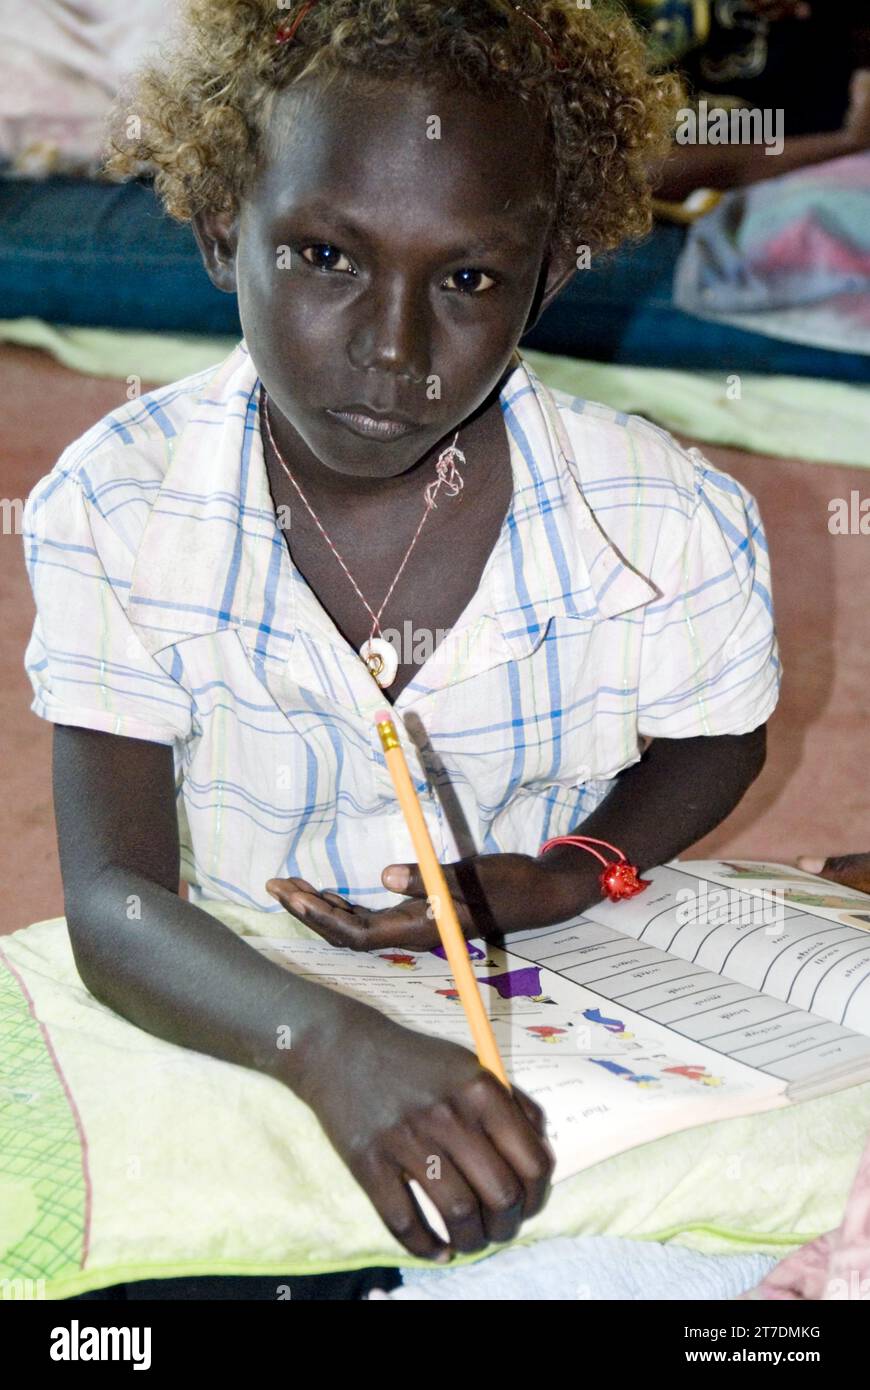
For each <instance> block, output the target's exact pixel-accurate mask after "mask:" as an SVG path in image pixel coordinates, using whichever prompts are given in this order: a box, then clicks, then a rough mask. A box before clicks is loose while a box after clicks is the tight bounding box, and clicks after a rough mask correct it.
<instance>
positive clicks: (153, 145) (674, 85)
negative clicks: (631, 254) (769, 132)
mask: <svg viewBox="0 0 870 1390" xmlns="http://www.w3.org/2000/svg"><path fill="white" fill-rule="evenodd" d="M301 9H302V6H301V5H300V4H296V5H294V6H293V7H292V8H288V7H287V6H284V5H276V4H275V3H271V2H270V0H183V6H182V14H181V24H180V26H179V27H178V28H177V29H176V32H175V33H174V35H173V36H172V37H171V38H170V40H169V41H168V43H167V45H165V47H164V50H163V52H162V53H160V55H159V57H158V59H157V60H156V61H155V62H154V63H152V64H151V65H150V66H147V67H144V68H143V69H141V70H140V71H139V72H138V73H137V74H135V75H134V77H133V79H132V83H131V84H128V87H127V90H125V91H124V92H122V93H121V95H120V97H119V99H118V102H117V103H116V106H115V109H114V113H113V119H112V122H111V125H110V133H109V150H110V151H111V153H110V154H109V156H108V158H107V159H106V160H105V162H104V170H105V172H106V174H107V175H108V176H109V177H110V178H120V179H123V178H126V177H135V176H137V175H141V174H142V173H148V174H153V175H154V185H155V190H156V192H157V194H158V196H159V198H160V199H161V201H162V203H163V205H164V207H165V209H166V211H167V213H168V214H169V215H170V216H171V217H173V218H175V219H176V220H177V221H180V222H188V221H190V219H191V218H192V217H193V216H194V215H195V214H197V213H198V212H204V211H221V212H231V213H234V212H235V211H237V210H238V208H239V205H240V202H241V200H242V199H243V198H244V196H245V193H246V189H247V187H248V183H249V181H250V179H251V176H252V174H253V172H254V171H255V169H256V167H257V163H258V159H259V157H260V154H261V151H262V141H263V136H264V132H265V131H266V129H267V127H268V124H269V119H270V116H271V112H272V109H273V106H274V102H275V98H276V97H277V96H278V94H279V93H281V92H282V91H284V90H286V89H287V88H288V87H290V86H292V85H293V84H294V83H295V82H297V81H299V80H301V79H302V78H304V77H309V76H314V75H316V76H317V77H318V78H319V79H320V80H322V81H324V82H326V83H328V82H330V81H332V80H334V79H335V78H337V77H342V76H347V75H349V74H354V75H356V76H357V77H365V78H371V79H374V80H375V81H377V80H378V79H380V78H392V77H399V78H405V79H406V80H408V81H416V80H421V79H423V78H433V79H436V80H437V79H438V78H444V77H446V78H447V79H448V80H449V81H450V83H451V84H452V85H453V86H454V87H456V86H457V85H465V86H466V87H467V88H469V89H471V90H473V91H476V92H478V93H481V94H484V95H487V94H491V95H492V96H493V97H498V96H506V95H512V96H513V97H514V98H515V99H519V100H521V101H523V102H525V103H533V102H537V103H540V104H542V106H543V109H544V112H545V113H546V115H547V118H548V121H549V130H550V133H551V138H552V148H553V170H552V174H553V177H552V180H551V191H550V194H549V195H548V197H549V199H550V205H551V207H552V210H553V222H552V232H551V238H550V247H551V248H553V249H556V248H559V249H562V248H564V249H565V250H568V249H569V248H573V247H576V246H578V245H580V244H584V245H589V246H590V247H594V248H595V249H596V250H606V249H610V248H613V247H615V246H617V245H619V243H620V242H622V241H624V240H625V239H627V238H632V237H639V236H642V235H643V234H644V233H645V232H647V231H648V229H649V227H650V224H651V220H652V218H651V194H650V188H649V183H648V176H647V162H648V161H649V160H650V159H655V158H656V157H660V156H662V155H663V154H664V153H665V151H666V150H667V148H668V146H669V144H670V139H671V134H672V132H673V129H674V119H675V111H676V108H677V105H678V104H679V102H680V101H681V100H682V92H681V87H680V83H679V80H678V78H677V77H676V76H675V75H674V74H672V73H665V74H661V73H660V74H658V75H655V74H654V73H653V71H652V68H651V61H650V58H649V55H648V51H647V47H646V44H645V42H644V39H643V38H642V36H641V35H640V33H639V32H638V30H637V29H636V28H635V26H634V25H633V24H632V22H631V20H630V19H629V18H628V16H627V15H626V13H625V12H624V11H623V10H622V8H621V6H618V5H616V4H613V3H610V2H609V0H592V6H591V7H590V8H589V9H586V8H582V7H580V6H579V4H578V3H577V0H523V9H524V10H525V11H526V14H527V15H528V16H531V18H532V19H533V20H537V21H538V23H539V24H541V25H543V26H544V27H545V29H546V30H547V32H548V33H549V35H550V36H551V39H552V40H553V42H554V43H555V45H556V48H557V50H558V53H559V55H561V59H562V61H563V62H565V63H566V64H567V66H566V68H565V70H559V69H558V68H557V66H556V65H555V63H554V60H553V54H552V52H551V50H550V47H549V46H548V44H547V43H546V40H545V39H543V38H542V36H541V35H540V34H539V32H538V31H537V30H536V28H535V25H534V24H533V23H530V22H529V19H528V18H526V17H524V16H523V15H522V14H519V13H517V10H516V8H515V6H514V5H513V3H511V0H317V3H316V4H314V5H313V6H312V7H310V8H309V9H308V10H307V12H306V13H305V15H304V17H303V18H302V20H301V23H300V24H299V27H298V30H297V31H296V35H295V37H294V39H293V40H292V42H289V43H284V44H278V43H276V41H275V39H276V31H277V29H278V26H279V25H280V24H282V23H283V24H285V25H288V24H292V22H293V20H294V18H296V17H297V16H298V15H299V13H300V11H301Z"/></svg>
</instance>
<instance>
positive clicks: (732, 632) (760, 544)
mask: <svg viewBox="0 0 870 1390" xmlns="http://www.w3.org/2000/svg"><path fill="white" fill-rule="evenodd" d="M692 454H693V455H694V459H695V500H694V507H693V511H692V515H691V517H690V519H689V522H688V531H687V533H684V543H683V544H682V545H679V544H678V545H676V546H675V547H674V550H675V553H674V555H673V556H672V557H667V559H666V562H665V565H664V572H663V574H661V575H660V574H657V575H656V576H655V577H654V582H655V583H656V584H657V586H658V587H659V588H660V589H662V590H663V593H662V597H661V599H659V600H654V601H653V603H651V604H649V605H648V606H647V609H646V614H645V618H644V637H643V653H642V658H641V675H640V689H639V699H638V732H639V733H640V734H642V735H644V736H647V737H651V738H656V737H660V738H693V737H695V736H697V735H701V734H711V735H716V734H743V733H749V732H750V731H751V730H752V729H755V728H757V727H758V726H759V725H760V724H763V723H764V722H765V721H766V720H767V719H768V718H769V717H770V715H771V713H772V712H773V710H774V708H775V706H776V702H777V699H778V698H779V686H780V678H781V675H780V662H779V653H778V649H777V642H776V633H775V627H774V617H773V604H772V598H771V583H770V560H769V555H768V549H767V539H766V537H765V534H764V528H763V526H762V523H761V517H760V515H759V512H758V506H757V504H756V501H755V498H754V497H753V496H752V495H751V494H750V493H749V492H747V490H746V489H745V488H744V487H743V486H742V485H741V484H740V483H738V482H737V481H736V480H735V479H734V478H731V477H729V476H728V475H727V474H724V473H719V472H717V471H716V470H714V469H713V468H711V467H710V465H709V464H708V463H707V462H706V460H704V459H703V457H702V456H701V455H700V454H698V452H697V451H696V450H693V451H692Z"/></svg>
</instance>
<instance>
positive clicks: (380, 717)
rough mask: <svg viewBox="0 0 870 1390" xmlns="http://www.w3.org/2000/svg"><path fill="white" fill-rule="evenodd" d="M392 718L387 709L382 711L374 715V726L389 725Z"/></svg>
mask: <svg viewBox="0 0 870 1390" xmlns="http://www.w3.org/2000/svg"><path fill="white" fill-rule="evenodd" d="M392 721H393V716H392V715H391V714H390V711H389V710H388V709H382V710H380V711H379V712H378V713H377V714H376V715H375V723H376V724H391V723H392Z"/></svg>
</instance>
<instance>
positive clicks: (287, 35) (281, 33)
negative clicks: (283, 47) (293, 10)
mask: <svg viewBox="0 0 870 1390" xmlns="http://www.w3.org/2000/svg"><path fill="white" fill-rule="evenodd" d="M316 4H317V0H306V4H304V5H303V6H302V9H301V10H300V11H299V13H298V15H297V16H296V18H295V19H294V20H292V21H291V22H290V23H289V24H279V25H278V28H277V29H276V30H275V42H276V43H289V42H290V40H291V39H292V38H293V36H294V34H295V33H296V30H297V29H298V28H299V25H300V24H301V23H302V21H303V19H304V18H305V16H306V15H307V13H308V11H309V10H313V9H314V6H315V5H316Z"/></svg>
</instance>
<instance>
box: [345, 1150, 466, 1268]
mask: <svg viewBox="0 0 870 1390" xmlns="http://www.w3.org/2000/svg"><path fill="white" fill-rule="evenodd" d="M354 1176H355V1177H356V1179H357V1181H358V1182H359V1183H360V1184H361V1186H362V1187H364V1189H365V1191H366V1192H367V1194H368V1197H369V1200H370V1201H371V1202H372V1204H373V1206H374V1207H375V1210H376V1211H377V1213H378V1215H379V1216H380V1218H381V1220H382V1221H383V1223H384V1225H385V1226H386V1228H387V1230H388V1231H390V1233H391V1234H392V1235H393V1236H395V1238H396V1240H397V1241H398V1242H399V1244H400V1245H403V1246H404V1247H405V1249H406V1250H408V1251H409V1252H410V1253H411V1254H412V1255H416V1256H417V1258H418V1259H421V1260H436V1259H437V1257H438V1256H439V1255H442V1256H443V1255H447V1254H449V1252H450V1247H449V1246H447V1245H445V1244H444V1241H443V1240H441V1239H440V1238H439V1237H438V1236H436V1235H435V1233H434V1232H433V1231H431V1230H430V1229H429V1226H428V1225H427V1224H426V1222H425V1221H424V1220H423V1217H422V1216H421V1214H420V1210H419V1208H418V1206H417V1203H416V1202H415V1201H414V1198H413V1196H412V1195H411V1192H410V1190H409V1189H408V1187H407V1185H406V1183H405V1180H404V1177H403V1174H402V1167H401V1164H400V1163H397V1164H395V1165H393V1164H392V1163H387V1162H386V1161H384V1160H383V1159H381V1158H377V1159H371V1158H368V1157H367V1158H366V1160H365V1164H364V1166H363V1165H360V1167H359V1168H358V1170H357V1171H356V1172H355V1173H354Z"/></svg>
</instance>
